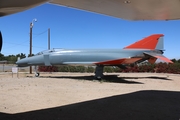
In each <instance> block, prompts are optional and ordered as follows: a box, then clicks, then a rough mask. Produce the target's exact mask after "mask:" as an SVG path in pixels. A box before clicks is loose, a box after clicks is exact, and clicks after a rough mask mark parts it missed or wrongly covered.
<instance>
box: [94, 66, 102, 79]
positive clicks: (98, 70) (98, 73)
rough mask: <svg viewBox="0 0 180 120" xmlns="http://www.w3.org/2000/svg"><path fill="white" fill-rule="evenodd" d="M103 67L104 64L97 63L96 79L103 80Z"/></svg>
mask: <svg viewBox="0 0 180 120" xmlns="http://www.w3.org/2000/svg"><path fill="white" fill-rule="evenodd" d="M103 68H104V66H103V65H97V66H96V69H95V79H97V80H101V79H102V77H103V76H104V75H103Z"/></svg>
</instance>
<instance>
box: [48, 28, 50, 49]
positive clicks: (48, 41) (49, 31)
mask: <svg viewBox="0 0 180 120" xmlns="http://www.w3.org/2000/svg"><path fill="white" fill-rule="evenodd" d="M48 50H50V28H49V29H48Z"/></svg>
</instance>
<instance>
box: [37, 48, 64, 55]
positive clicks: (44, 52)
mask: <svg viewBox="0 0 180 120" xmlns="http://www.w3.org/2000/svg"><path fill="white" fill-rule="evenodd" d="M59 50H63V49H61V48H53V49H51V50H44V51H41V52H38V53H37V54H36V55H42V54H46V53H52V52H56V51H59Z"/></svg>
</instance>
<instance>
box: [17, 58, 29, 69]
mask: <svg viewBox="0 0 180 120" xmlns="http://www.w3.org/2000/svg"><path fill="white" fill-rule="evenodd" d="M28 62H29V61H28V59H27V58H24V59H21V60H18V61H17V62H16V65H18V67H26V66H28Z"/></svg>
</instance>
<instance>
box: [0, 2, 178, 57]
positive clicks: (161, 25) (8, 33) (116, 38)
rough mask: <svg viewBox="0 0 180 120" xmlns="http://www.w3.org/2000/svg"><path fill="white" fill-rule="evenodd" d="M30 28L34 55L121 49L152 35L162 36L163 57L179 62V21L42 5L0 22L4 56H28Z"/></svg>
mask: <svg viewBox="0 0 180 120" xmlns="http://www.w3.org/2000/svg"><path fill="white" fill-rule="evenodd" d="M34 18H36V19H37V20H38V21H37V22H34V27H33V53H34V54H36V53H37V52H39V51H42V50H45V49H47V47H48V44H47V43H48V42H47V39H48V38H47V36H48V32H47V31H48V28H50V29H51V48H73V49H74V48H92V49H97V48H99V49H101V48H107V49H111V48H112V49H116V48H123V47H125V46H127V45H129V44H131V43H133V42H135V41H137V40H140V39H142V38H144V37H146V36H149V35H151V34H156V33H158V34H159V33H160V34H164V35H165V37H164V40H165V41H164V46H165V50H166V51H165V54H164V55H165V56H167V57H168V58H170V59H172V58H178V59H179V58H180V53H179V51H180V40H179V37H180V21H179V20H173V21H130V20H124V19H120V18H115V17H111V16H106V15H101V14H96V13H92V12H86V11H82V10H77V9H71V8H67V7H62V6H57V5H52V4H43V5H41V6H38V7H35V8H32V9H30V10H26V11H24V12H20V13H16V14H12V15H8V16H5V17H2V18H0V30H1V31H2V34H3V39H4V43H3V48H2V51H1V53H2V54H4V55H11V54H19V53H25V54H26V55H27V54H28V53H29V29H30V27H29V25H30V22H31V21H32V20H33V19H34Z"/></svg>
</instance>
